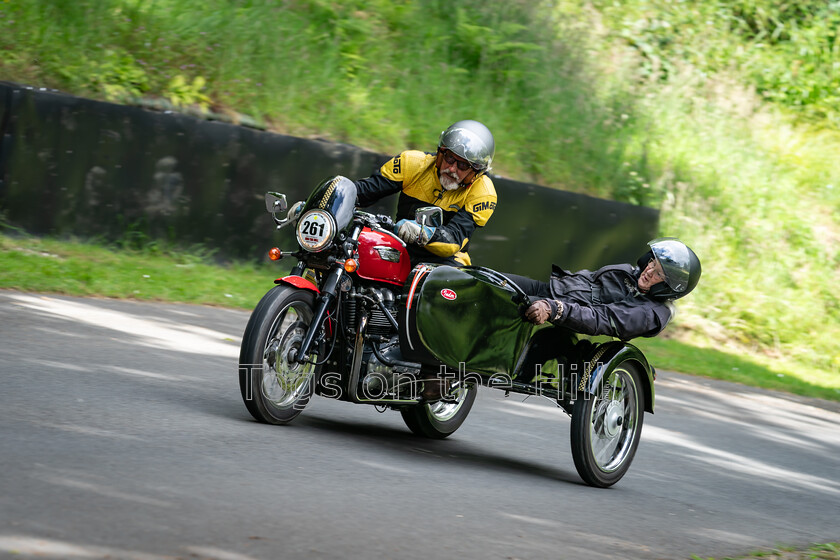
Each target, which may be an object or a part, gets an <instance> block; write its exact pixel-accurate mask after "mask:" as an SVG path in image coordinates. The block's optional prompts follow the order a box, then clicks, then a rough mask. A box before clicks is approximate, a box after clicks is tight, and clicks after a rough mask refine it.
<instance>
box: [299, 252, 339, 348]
mask: <svg viewBox="0 0 840 560" xmlns="http://www.w3.org/2000/svg"><path fill="white" fill-rule="evenodd" d="M343 274H344V269H343V268H340V267H336V268H335V269H333V271H332V272H331V273H330V275H329V276H327V280H326V281H325V282H324V286H323V287H322V288H321V296H320V297H319V298H318V306H317V307H316V308H315V316H314V317H313V318H312V322H311V323H309V330H308V331H306V336H305V337H304V338H303V342H301V344H300V349H299V350H298V354H297V356H296V357H295V361H297V362H298V363H301V364H302V363H304V362H308V361H309V358H310V356H309V349H310V348H311V347H312V342H313V341H314V340H315V336H316V335H317V334H318V332H319V331H320V330H321V324H322V323H323V322H324V318H325V317H326V316H327V313H328V312H329V310H330V308H331V307H332V306H333V303H334V302H335V301H336V299H337V298H338V296H337V295H336V294H338V283H339V282H340V281H341V277H342V276H343Z"/></svg>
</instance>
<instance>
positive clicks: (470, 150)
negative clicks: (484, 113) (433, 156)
mask: <svg viewBox="0 0 840 560" xmlns="http://www.w3.org/2000/svg"><path fill="white" fill-rule="evenodd" d="M444 150H449V151H450V152H452V153H453V154H455V155H456V156H458V157H459V158H461V159H463V160H466V161H467V162H468V163H469V164H470V166H472V172H471V174H470V175H469V176H468V177H467V178H465V179H464V181H463V182H464V183H465V184H470V183H472V182H473V181H474V180H475V179H476V178H478V177H479V176H481V175H483V174H484V173H487V172H488V171H489V170H490V164H491V163H493V156H494V155H496V141H495V140H494V139H493V134H492V133H491V132H490V129H489V128H487V127H486V126H484V125H483V124H481V123H480V122H478V121H471V120H466V121H458V122H456V123H454V124H453V125H452V126H450V127H449V128H447V129H446V130H444V131H443V132H441V133H440V140H439V141H438V155H437V161H436V165H437V168H438V169H440V167H441V162H442V159H443V152H444Z"/></svg>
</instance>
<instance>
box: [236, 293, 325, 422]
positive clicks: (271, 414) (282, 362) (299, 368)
mask: <svg viewBox="0 0 840 560" xmlns="http://www.w3.org/2000/svg"><path fill="white" fill-rule="evenodd" d="M314 301H315V296H314V294H313V293H312V292H309V291H304V290H297V289H294V288H290V287H289V286H277V287H275V288H273V289H272V290H270V291H269V292H268V293H267V294H265V296H263V298H262V300H260V302H259V304H257V307H256V309H254V312H253V313H252V314H251V318H250V320H249V321H248V326H247V327H245V334H244V335H243V337H242V348H241V350H240V354H239V388H240V390H241V392H242V400H243V401H244V402H245V406H246V407H247V408H248V412H250V413H251V415H252V416H253V417H254V418H255V419H257V420H258V421H260V422H265V423H267V424H287V423H289V422H291V421H292V420H293V419H295V418H296V417H297V416H298V415H299V414H300V413H301V412H302V411H303V409H304V407H306V405H307V404H308V403H309V398H310V397H311V396H312V377H313V374H314V373H315V371H316V366H315V365H314V364H313V363H305V364H299V363H297V362H295V361H294V357H295V355H296V354H297V349H298V348H300V344H301V342H302V341H303V337H304V335H305V334H306V331H307V329H308V328H309V323H311V322H312V317H313V315H314V313H313V311H312V309H313V305H314Z"/></svg>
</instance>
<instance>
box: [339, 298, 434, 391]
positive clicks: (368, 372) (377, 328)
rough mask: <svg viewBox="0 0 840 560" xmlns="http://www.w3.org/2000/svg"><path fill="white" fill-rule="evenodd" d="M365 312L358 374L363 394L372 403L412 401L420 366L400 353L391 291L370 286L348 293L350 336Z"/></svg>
mask: <svg viewBox="0 0 840 560" xmlns="http://www.w3.org/2000/svg"><path fill="white" fill-rule="evenodd" d="M363 310H366V312H367V315H368V322H367V329H366V331H365V336H366V338H367V341H366V343H365V346H364V358H363V360H362V364H361V371H360V372H359V374H360V375H359V377H360V379H361V386H360V389H361V392H362V395H363V396H364V398H366V399H370V400H379V399H397V398H412V396H413V395H414V394H415V392H416V391H417V387H418V384H417V379H418V378H419V375H420V364H414V363H410V362H406V361H405V360H404V358H403V356H402V354H401V353H400V344H399V335H398V333H397V329H396V328H394V325H393V324H392V319H393V320H396V317H397V302H396V297H395V296H394V293H393V292H392V291H391V290H390V289H388V288H383V287H377V288H372V287H369V288H363V289H361V290H359V291H358V292H354V293H352V294H349V297H347V298H346V299H345V303H344V308H343V314H344V319H343V325H344V328H345V329H346V332H347V334H348V335H351V336H355V335H356V330H357V329H358V324H359V317H360V316H361V313H362V311H363ZM386 311H387V313H388V314H390V317H389V316H388V315H387V314H386Z"/></svg>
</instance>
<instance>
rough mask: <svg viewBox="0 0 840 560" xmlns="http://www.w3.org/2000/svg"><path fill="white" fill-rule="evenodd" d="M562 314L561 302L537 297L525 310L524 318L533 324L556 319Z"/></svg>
mask: <svg viewBox="0 0 840 560" xmlns="http://www.w3.org/2000/svg"><path fill="white" fill-rule="evenodd" d="M562 314H563V302H562V301H558V300H556V299H538V300H537V301H535V302H534V303H532V304H531V306H530V307H529V308H528V309H526V310H525V318H526V319H527V320H528V321H529V322H531V323H534V324H535V325H542V324H543V323H545V322H546V321H552V322H553V321H556V320H557V319H559V318H560V316H561V315H562Z"/></svg>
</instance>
